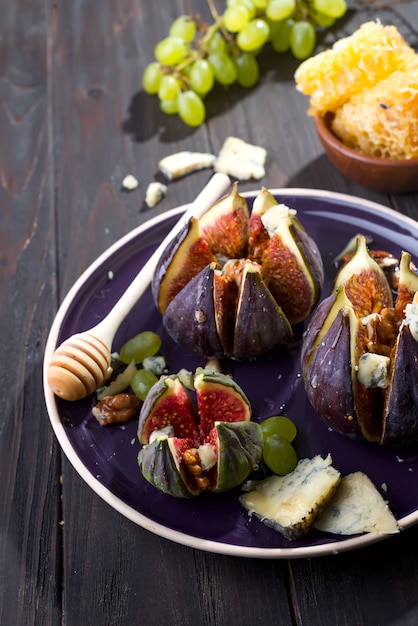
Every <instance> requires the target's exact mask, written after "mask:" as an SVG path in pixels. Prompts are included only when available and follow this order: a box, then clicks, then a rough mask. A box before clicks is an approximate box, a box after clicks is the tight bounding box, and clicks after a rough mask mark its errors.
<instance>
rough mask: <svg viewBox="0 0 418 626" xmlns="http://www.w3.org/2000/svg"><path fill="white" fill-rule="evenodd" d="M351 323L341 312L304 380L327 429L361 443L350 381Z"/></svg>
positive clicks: (316, 352) (310, 398)
mask: <svg viewBox="0 0 418 626" xmlns="http://www.w3.org/2000/svg"><path fill="white" fill-rule="evenodd" d="M350 335H351V330H350V320H349V317H348V315H346V314H345V313H344V312H343V311H342V310H340V311H339V313H338V314H337V315H336V317H335V319H334V321H333V322H332V324H331V326H330V328H329V330H328V332H327V334H326V335H325V337H324V338H323V341H321V343H320V345H318V347H317V349H316V351H315V353H314V354H313V356H312V358H311V360H310V362H309V363H307V360H305V366H304V371H303V378H304V381H305V390H306V394H307V396H308V399H309V401H310V403H311V404H312V406H313V408H314V409H315V410H316V411H317V413H318V414H319V416H320V417H321V419H322V420H323V421H324V422H325V423H326V424H328V426H329V427H330V428H331V429H332V430H334V431H336V432H338V433H340V434H342V435H345V436H346V437H349V438H351V439H363V435H362V432H361V429H360V426H359V424H358V422H357V417H356V410H355V403H354V391H353V387H352V378H351V354H350Z"/></svg>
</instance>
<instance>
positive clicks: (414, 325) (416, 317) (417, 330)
mask: <svg viewBox="0 0 418 626" xmlns="http://www.w3.org/2000/svg"><path fill="white" fill-rule="evenodd" d="M417 293H418V292H417ZM415 296H416V294H415ZM414 300H415V298H414ZM402 325H403V326H409V332H410V333H411V335H412V337H413V338H414V339H415V341H417V342H418V303H415V302H413V303H412V304H407V305H406V307H405V318H404V320H403V322H402Z"/></svg>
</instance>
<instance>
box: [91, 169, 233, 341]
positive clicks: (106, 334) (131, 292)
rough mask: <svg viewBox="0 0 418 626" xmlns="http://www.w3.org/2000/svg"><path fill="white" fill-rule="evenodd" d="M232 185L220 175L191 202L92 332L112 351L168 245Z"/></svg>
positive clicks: (226, 178) (215, 176) (216, 175)
mask: <svg viewBox="0 0 418 626" xmlns="http://www.w3.org/2000/svg"><path fill="white" fill-rule="evenodd" d="M230 185H231V181H230V179H229V177H228V176H227V175H226V174H222V173H219V172H217V173H216V174H214V175H213V176H212V178H211V179H210V181H209V182H208V184H207V185H206V186H205V187H204V188H203V189H202V191H201V192H200V193H199V195H198V196H197V197H196V199H195V200H194V201H193V202H192V204H191V205H190V207H189V209H188V210H187V211H186V212H185V213H184V215H182V216H181V218H180V219H179V221H178V222H176V224H175V225H174V226H173V228H172V229H171V231H170V232H169V233H168V235H167V236H166V237H165V238H164V239H163V241H162V242H161V243H160V245H159V246H158V248H157V249H156V250H155V252H153V254H152V255H151V256H150V258H149V259H148V261H147V262H146V263H145V265H144V266H143V267H142V269H141V270H140V271H139V273H138V274H137V276H136V277H135V278H134V279H133V281H132V282H131V283H130V285H129V286H128V288H127V289H126V291H125V292H124V294H123V295H122V297H121V298H120V299H119V300H118V301H117V302H116V304H115V305H114V306H113V308H112V309H111V310H110V311H109V313H108V314H107V315H106V317H105V318H104V319H103V320H102V321H101V322H99V323H98V324H97V325H96V326H95V327H94V329H93V328H92V329H91V332H92V333H93V334H94V335H95V336H96V337H99V338H100V339H102V341H104V343H106V344H107V345H108V346H109V348H110V347H111V344H112V342H113V338H114V336H115V333H116V331H117V329H118V328H119V326H120V324H121V323H122V321H123V320H124V319H125V317H126V316H127V315H128V313H129V312H130V311H131V309H132V308H133V306H134V305H135V304H136V303H137V302H138V300H139V298H140V297H141V296H142V295H143V293H144V292H145V291H146V289H147V288H148V286H149V284H150V283H151V281H152V278H153V275H154V271H155V268H156V266H157V263H158V261H159V259H160V257H161V255H162V253H163V252H164V250H165V248H166V247H167V244H168V243H169V242H170V241H171V240H172V239H173V238H174V237H175V236H176V235H177V234H178V233H179V232H180V231H181V229H182V228H183V226H184V225H185V224H187V222H188V221H189V219H190V218H191V217H192V216H194V217H197V218H199V217H201V216H202V215H203V213H205V212H206V211H207V210H208V209H209V208H210V207H211V206H213V205H214V204H215V202H216V201H217V200H218V199H219V198H220V196H221V195H223V194H224V193H225V192H226V190H227V189H228V187H229V186H230Z"/></svg>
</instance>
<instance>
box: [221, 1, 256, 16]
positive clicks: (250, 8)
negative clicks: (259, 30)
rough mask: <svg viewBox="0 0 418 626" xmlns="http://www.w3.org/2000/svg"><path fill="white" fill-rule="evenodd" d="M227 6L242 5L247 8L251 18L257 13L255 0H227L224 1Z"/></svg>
mask: <svg viewBox="0 0 418 626" xmlns="http://www.w3.org/2000/svg"><path fill="white" fill-rule="evenodd" d="M226 6H227V8H229V7H236V6H243V7H245V8H246V9H247V11H248V13H249V16H250V19H252V18H253V17H254V16H255V14H256V13H257V9H256V8H255V2H253V1H252V0H227V3H226Z"/></svg>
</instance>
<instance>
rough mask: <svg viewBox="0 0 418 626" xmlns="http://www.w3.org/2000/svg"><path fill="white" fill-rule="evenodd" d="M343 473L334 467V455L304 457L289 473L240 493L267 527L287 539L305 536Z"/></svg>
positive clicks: (244, 503) (245, 504) (250, 512)
mask: <svg viewBox="0 0 418 626" xmlns="http://www.w3.org/2000/svg"><path fill="white" fill-rule="evenodd" d="M340 480H341V479H340V473H339V472H338V471H337V470H336V469H335V468H334V467H332V458H331V455H329V454H328V456H327V457H326V458H325V459H323V458H322V457H321V456H320V455H317V456H315V457H314V458H313V459H301V460H300V461H299V462H298V464H297V466H296V468H295V469H294V470H293V472H291V473H290V474H287V475H286V476H270V477H269V478H266V479H265V480H261V481H259V482H256V483H255V489H253V490H252V491H249V492H248V493H246V494H244V495H243V496H241V498H240V501H241V504H242V505H243V506H244V507H245V508H246V509H247V510H248V512H249V514H250V515H253V514H254V515H256V517H259V518H260V519H261V521H262V522H264V523H265V524H266V525H267V526H271V527H272V528H274V529H275V530H278V531H279V532H281V533H282V534H283V535H284V536H285V537H287V538H288V539H297V538H299V537H301V536H302V535H304V534H305V533H306V532H307V531H308V530H309V528H310V526H311V525H312V523H313V522H314V520H315V518H316V517H317V516H318V515H319V513H320V511H321V510H322V508H323V507H324V505H325V504H326V503H327V502H328V501H329V500H330V498H331V497H332V496H333V494H334V492H335V490H336V488H337V486H338V484H339V482H340Z"/></svg>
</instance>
